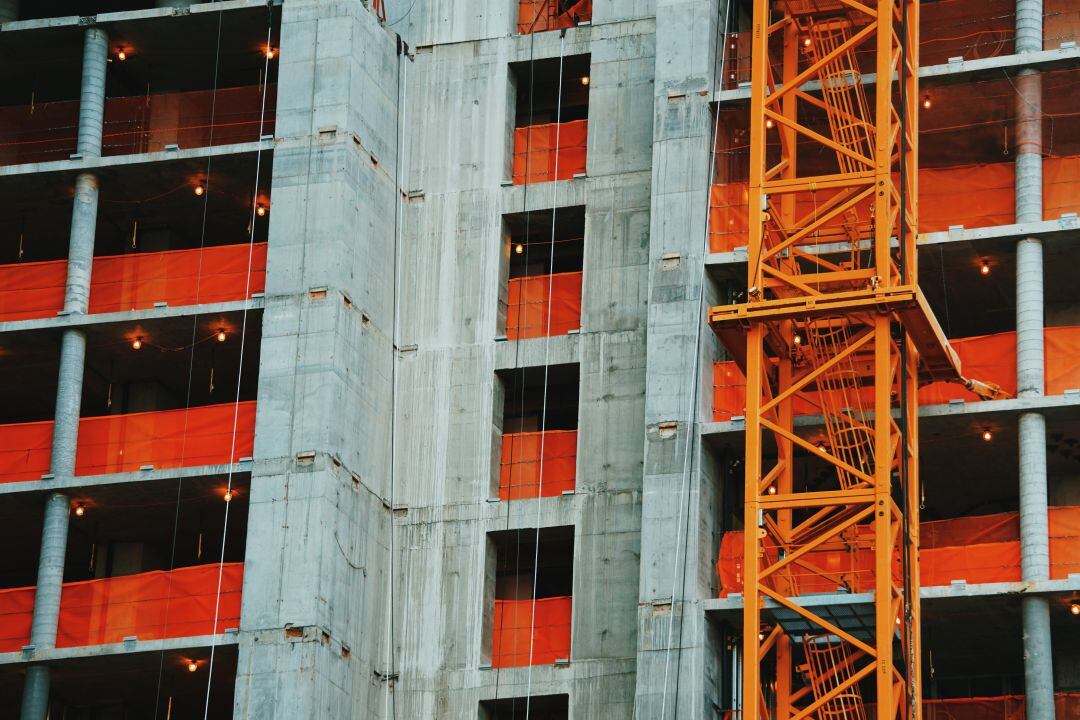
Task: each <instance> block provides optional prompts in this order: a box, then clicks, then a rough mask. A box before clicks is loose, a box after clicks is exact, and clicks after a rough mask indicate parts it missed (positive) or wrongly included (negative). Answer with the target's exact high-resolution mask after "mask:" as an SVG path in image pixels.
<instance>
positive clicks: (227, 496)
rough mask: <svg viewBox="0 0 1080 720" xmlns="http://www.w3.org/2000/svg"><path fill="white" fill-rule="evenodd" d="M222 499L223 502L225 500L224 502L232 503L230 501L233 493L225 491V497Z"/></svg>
mask: <svg viewBox="0 0 1080 720" xmlns="http://www.w3.org/2000/svg"><path fill="white" fill-rule="evenodd" d="M222 499H223V500H225V502H232V499H233V492H232V490H226V491H225V497H224V498H222Z"/></svg>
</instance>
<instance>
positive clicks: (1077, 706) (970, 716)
mask: <svg viewBox="0 0 1080 720" xmlns="http://www.w3.org/2000/svg"><path fill="white" fill-rule="evenodd" d="M922 702H923V718H924V719H925V720H1025V718H1026V717H1027V708H1026V707H1025V706H1024V696H1023V695H1001V696H998V697H971V698H936V699H933V700H926V699H924V700H923V701H922ZM876 707H877V706H876V705H875V704H874V703H866V711H867V715H868V716H869V717H874V713H875V708H876ZM1054 717H1055V718H1056V720H1080V693H1061V692H1059V693H1054Z"/></svg>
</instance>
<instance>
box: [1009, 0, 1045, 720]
mask: <svg viewBox="0 0 1080 720" xmlns="http://www.w3.org/2000/svg"><path fill="white" fill-rule="evenodd" d="M1042 18H1043V7H1042V0H1017V3H1016V52H1017V53H1018V54H1020V53H1029V52H1037V51H1039V50H1042V46H1043V25H1042ZM1016 91H1017V93H1016V222H1017V223H1031V222H1039V221H1041V220H1042V219H1043V216H1042V214H1043V203H1042V75H1041V74H1040V73H1039V71H1037V70H1033V69H1030V68H1024V69H1023V70H1021V71H1020V72H1019V73H1018V74H1017V78H1016ZM1045 304H1046V300H1045V296H1044V294H1043V248H1042V241H1041V240H1039V239H1038V238H1023V239H1022V240H1020V242H1018V243H1017V246H1016V380H1017V395H1018V396H1019V397H1039V396H1041V395H1043V393H1044V392H1045V386H1044V379H1043V378H1044V376H1045V358H1044V353H1043V324H1044V323H1043V309H1044V307H1045ZM1018 430H1019V436H1018V444H1019V454H1020V478H1019V479H1020V554H1021V564H1022V575H1023V579H1024V581H1026V582H1034V581H1039V580H1048V579H1049V578H1050V528H1049V524H1050V523H1049V515H1048V507H1047V476H1046V418H1044V417H1043V415H1042V414H1041V413H1022V414H1021V415H1020V420H1019V428H1018ZM1021 620H1022V623H1023V647H1024V681H1025V686H1026V705H1027V708H1026V709H1027V718H1028V720H1054V664H1053V657H1052V654H1051V651H1052V644H1051V638H1050V604H1049V601H1048V600H1047V598H1045V597H1043V596H1039V595H1026V596H1024V598H1023V599H1022V600H1021Z"/></svg>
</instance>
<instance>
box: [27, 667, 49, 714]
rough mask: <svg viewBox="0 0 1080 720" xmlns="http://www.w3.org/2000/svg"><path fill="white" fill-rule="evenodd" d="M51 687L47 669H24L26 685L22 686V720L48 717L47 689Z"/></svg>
mask: <svg viewBox="0 0 1080 720" xmlns="http://www.w3.org/2000/svg"><path fill="white" fill-rule="evenodd" d="M51 685H52V682H51V678H50V676H49V668H48V667H46V666H45V665H31V666H29V667H28V668H26V684H25V685H24V686H23V696H22V712H21V714H20V715H19V717H20V718H22V720H45V718H47V717H48V716H49V687H50V686H51Z"/></svg>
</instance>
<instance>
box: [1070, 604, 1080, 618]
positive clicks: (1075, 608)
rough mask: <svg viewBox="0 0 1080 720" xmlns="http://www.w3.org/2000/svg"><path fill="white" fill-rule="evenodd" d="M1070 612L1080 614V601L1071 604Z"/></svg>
mask: <svg viewBox="0 0 1080 720" xmlns="http://www.w3.org/2000/svg"><path fill="white" fill-rule="evenodd" d="M1069 612H1071V613H1072V614H1073V615H1080V603H1073V604H1072V605H1070V606H1069Z"/></svg>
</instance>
